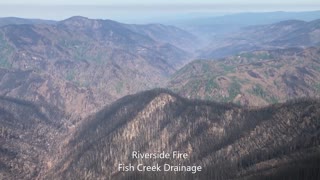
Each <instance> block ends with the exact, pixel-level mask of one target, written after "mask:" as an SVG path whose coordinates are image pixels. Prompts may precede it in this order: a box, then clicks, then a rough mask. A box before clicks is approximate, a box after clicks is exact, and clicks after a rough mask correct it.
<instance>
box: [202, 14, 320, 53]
mask: <svg viewBox="0 0 320 180" xmlns="http://www.w3.org/2000/svg"><path fill="white" fill-rule="evenodd" d="M319 45H320V20H314V21H310V22H305V21H298V20H288V21H282V22H278V23H275V24H268V25H261V26H250V27H246V28H242V29H241V30H239V31H237V32H233V33H230V34H226V35H224V36H216V37H214V38H213V40H211V43H209V45H207V47H205V48H203V49H201V50H200V51H199V53H198V54H199V55H198V57H199V58H219V57H226V56H230V55H234V54H237V53H240V52H250V51H255V50H268V49H279V48H280V49H283V48H288V47H310V46H319Z"/></svg>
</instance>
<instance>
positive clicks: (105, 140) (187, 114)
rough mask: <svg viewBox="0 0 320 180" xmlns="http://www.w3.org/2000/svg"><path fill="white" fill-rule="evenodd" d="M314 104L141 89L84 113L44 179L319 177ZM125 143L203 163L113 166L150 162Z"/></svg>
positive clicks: (317, 114)
mask: <svg viewBox="0 0 320 180" xmlns="http://www.w3.org/2000/svg"><path fill="white" fill-rule="evenodd" d="M319 109H320V102H319V101H315V100H314V101H311V100H300V101H296V102H289V103H286V104H279V105H273V106H270V107H267V108H263V109H245V108H241V107H238V106H235V105H231V104H217V103H215V102H206V101H195V100H187V99H184V98H181V97H179V96H177V95H175V94H173V93H171V92H168V91H166V90H152V91H146V92H142V93H139V94H136V95H132V96H127V97H124V98H122V99H120V100H118V101H116V102H115V103H114V104H112V105H111V106H109V107H107V108H106V109H104V110H103V111H100V112H99V113H98V114H96V115H95V116H94V117H91V118H90V119H89V120H88V121H87V123H86V124H84V125H83V127H82V129H81V130H79V131H78V132H77V133H76V136H75V137H74V138H73V140H72V141H70V143H69V144H68V145H67V146H66V147H64V148H65V149H66V152H67V153H66V154H65V158H64V160H63V161H62V162H60V163H58V164H57V166H56V167H55V168H54V169H52V171H51V172H50V173H48V176H47V177H46V178H51V179H81V178H87V179H110V178H112V179H126V178H128V179H151V178H152V179H197V178H199V179H230V178H231V179H232V178H235V179H246V178H253V179H261V178H263V177H264V176H266V177H270V178H273V179H277V178H283V177H284V178H286V179H288V178H289V179H294V178H298V179H315V178H319V167H320V166H318V165H319V156H320V153H319V151H320V150H319V144H320V142H319V117H320V111H319ZM133 150H139V151H140V152H161V151H165V152H172V151H175V150H178V151H181V152H187V153H188V154H189V155H190V158H189V159H187V160H184V161H179V160H173V159H170V160H163V161H159V160H156V162H157V163H159V164H163V163H171V164H174V165H178V164H179V163H183V164H185V165H201V166H202V167H204V170H203V171H202V172H198V173H196V174H191V173H190V172H188V173H181V172H178V173H176V174H175V173H163V172H160V173H146V172H144V173H138V172H135V173H123V172H118V170H117V167H118V164H119V163H124V164H128V163H132V164H133V165H135V164H138V163H143V164H146V165H147V164H149V165H150V164H153V163H155V162H154V161H148V160H136V159H134V160H133V159H131V158H130V154H131V152H132V151H133ZM305 167H307V168H306V169H304V168H305ZM290 170H295V171H293V172H290ZM296 170H298V171H296ZM288 172H290V173H288ZM301 175H302V176H301Z"/></svg>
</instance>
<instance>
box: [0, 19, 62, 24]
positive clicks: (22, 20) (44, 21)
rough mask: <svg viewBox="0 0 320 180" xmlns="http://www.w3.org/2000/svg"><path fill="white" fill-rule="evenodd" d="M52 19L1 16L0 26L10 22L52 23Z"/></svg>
mask: <svg viewBox="0 0 320 180" xmlns="http://www.w3.org/2000/svg"><path fill="white" fill-rule="evenodd" d="M54 23H56V21H53V20H42V19H24V18H17V17H3V18H0V26H6V25H12V24H54Z"/></svg>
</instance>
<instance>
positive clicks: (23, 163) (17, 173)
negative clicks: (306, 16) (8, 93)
mask: <svg viewBox="0 0 320 180" xmlns="http://www.w3.org/2000/svg"><path fill="white" fill-rule="evenodd" d="M63 119H64V118H63V113H61V112H59V111H57V110H55V109H54V108H50V106H47V105H46V104H42V105H41V108H39V107H37V106H36V105H35V104H32V103H30V102H27V101H22V100H17V99H13V98H8V97H0V179H36V178H39V177H41V175H42V173H43V172H45V171H47V170H48V169H49V168H50V167H51V166H52V165H53V164H54V161H55V160H54V156H53V154H55V155H57V154H56V153H57V151H56V150H57V149H58V147H59V143H61V142H62V139H61V136H62V135H63V134H64V133H65V132H66V130H65V128H63V125H62V124H63V123H62V121H63ZM56 157H57V156H56Z"/></svg>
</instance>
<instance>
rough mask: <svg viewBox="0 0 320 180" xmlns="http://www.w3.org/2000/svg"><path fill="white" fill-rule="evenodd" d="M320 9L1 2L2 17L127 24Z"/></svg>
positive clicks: (312, 5) (289, 1) (123, 1)
mask: <svg viewBox="0 0 320 180" xmlns="http://www.w3.org/2000/svg"><path fill="white" fill-rule="evenodd" d="M309 10H320V0H256V1H252V0H139V1H138V0H90V1H88V0H51V1H45V0H0V17H9V16H10V17H12V16H14V17H22V18H40V19H53V20H61V19H65V18H68V17H70V16H75V15H80V16H86V17H90V18H101V19H114V20H119V21H124V22H134V21H137V22H139V21H141V22H142V21H147V20H148V19H149V20H150V19H154V18H165V17H173V16H175V17H182V16H185V15H188V14H199V13H200V14H201V13H202V14H227V13H234V12H252V11H254V12H257V11H264V12H265V11H309Z"/></svg>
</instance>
